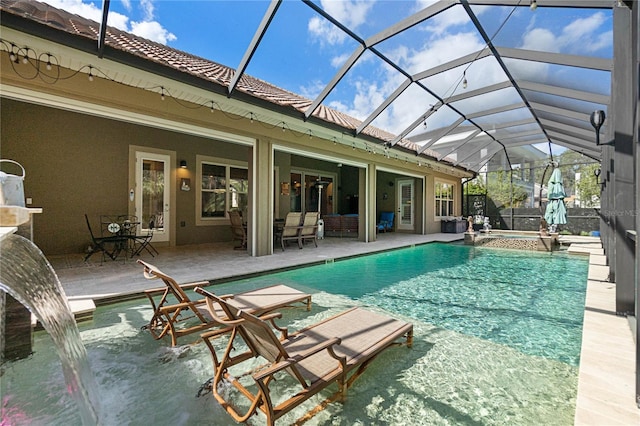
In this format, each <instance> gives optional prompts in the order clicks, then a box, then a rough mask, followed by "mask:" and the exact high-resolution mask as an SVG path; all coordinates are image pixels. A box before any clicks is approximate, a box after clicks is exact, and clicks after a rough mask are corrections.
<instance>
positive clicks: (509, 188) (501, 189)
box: [487, 170, 529, 208]
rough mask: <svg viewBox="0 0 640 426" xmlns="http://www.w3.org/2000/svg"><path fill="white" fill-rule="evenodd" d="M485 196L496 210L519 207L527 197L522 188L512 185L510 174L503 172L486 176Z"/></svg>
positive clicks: (499, 171)
mask: <svg viewBox="0 0 640 426" xmlns="http://www.w3.org/2000/svg"><path fill="white" fill-rule="evenodd" d="M487 195H488V196H489V198H491V200H492V201H493V203H494V204H495V205H496V207H498V208H510V207H514V208H517V207H521V206H522V204H523V203H524V201H525V200H526V199H527V198H528V197H529V194H527V191H525V190H524V188H521V187H520V186H517V185H513V183H512V181H511V172H505V171H503V170H498V171H496V172H491V173H488V174H487Z"/></svg>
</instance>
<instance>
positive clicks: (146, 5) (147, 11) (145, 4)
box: [140, 0, 154, 22]
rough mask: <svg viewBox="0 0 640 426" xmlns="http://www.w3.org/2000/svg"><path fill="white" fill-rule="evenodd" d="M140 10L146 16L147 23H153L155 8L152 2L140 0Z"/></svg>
mask: <svg viewBox="0 0 640 426" xmlns="http://www.w3.org/2000/svg"><path fill="white" fill-rule="evenodd" d="M140 9H141V10H142V13H143V14H144V20H145V21H147V22H148V21H153V18H154V14H153V12H154V6H153V1H152V0H140Z"/></svg>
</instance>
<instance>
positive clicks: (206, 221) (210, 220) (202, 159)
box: [192, 155, 249, 226]
mask: <svg viewBox="0 0 640 426" xmlns="http://www.w3.org/2000/svg"><path fill="white" fill-rule="evenodd" d="M203 164H210V165H214V166H221V167H224V168H225V206H226V208H227V210H228V209H229V206H230V204H231V190H230V186H229V184H230V183H229V182H230V175H231V168H232V167H233V168H236V169H246V170H247V171H248V169H249V166H248V163H247V162H246V161H237V160H230V159H227V158H219V157H210V156H206V155H196V182H195V183H194V184H193V185H192V186H193V187H195V188H196V220H195V222H196V226H212V225H220V224H228V223H229V218H228V217H227V214H226V211H225V214H224V216H220V217H202V216H201V213H202V193H203V190H202V165H203ZM247 176H248V174H247Z"/></svg>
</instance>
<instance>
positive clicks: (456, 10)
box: [428, 6, 471, 34]
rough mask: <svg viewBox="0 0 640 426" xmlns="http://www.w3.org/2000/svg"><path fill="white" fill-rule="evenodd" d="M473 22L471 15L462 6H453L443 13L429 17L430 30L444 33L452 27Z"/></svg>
mask: <svg viewBox="0 0 640 426" xmlns="http://www.w3.org/2000/svg"><path fill="white" fill-rule="evenodd" d="M469 22H471V19H469V15H467V13H466V12H465V10H464V9H463V8H462V7H461V6H456V7H451V8H449V9H447V10H445V11H444V12H442V13H439V14H438V15H436V16H434V17H433V18H431V19H429V26H428V29H429V31H431V32H433V33H436V34H443V33H445V32H447V31H449V30H450V29H451V28H452V27H456V26H460V25H466V24H468V23H469Z"/></svg>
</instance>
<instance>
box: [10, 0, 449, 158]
mask: <svg viewBox="0 0 640 426" xmlns="http://www.w3.org/2000/svg"><path fill="white" fill-rule="evenodd" d="M0 9H1V10H2V11H3V12H8V13H11V14H13V15H17V16H20V17H23V18H27V19H30V20H32V21H35V22H38V23H40V24H44V25H47V26H49V27H53V28H56V29H59V30H62V31H65V32H67V33H70V34H75V35H79V36H83V37H85V38H88V39H92V40H97V39H98V34H99V31H100V24H99V23H97V22H95V21H92V20H90V19H87V18H84V17H81V16H78V15H74V14H72V13H69V12H67V11H64V10H60V9H55V8H53V7H51V6H49V5H48V4H46V3H41V2H36V1H32V0H0ZM105 45H108V46H110V47H111V48H114V49H118V50H120V51H123V52H125V53H127V54H130V55H134V56H137V57H139V58H142V59H144V60H147V61H151V62H155V63H157V64H160V65H163V66H167V67H170V68H173V69H175V70H178V71H180V72H183V73H185V74H190V75H192V76H195V77H198V78H201V79H203V80H206V81H209V82H213V83H216V84H219V85H220V86H223V87H225V88H226V87H228V86H229V84H230V82H231V80H232V78H233V75H234V72H235V70H234V69H233V68H230V67H227V66H225V65H222V64H219V63H217V62H213V61H210V60H208V59H204V58H201V57H198V56H195V55H192V54H190V53H187V52H183V51H180V50H177V49H173V48H171V47H168V46H166V45H163V44H160V43H157V42H154V41H151V40H147V39H145V38H142V37H138V36H136V35H134V34H131V33H127V32H125V31H121V30H118V29H117V28H113V27H108V28H107V32H106V35H105ZM236 88H237V90H239V91H242V92H244V93H247V94H249V95H251V96H253V97H255V98H258V99H261V100H264V101H268V102H270V103H272V104H275V105H279V106H282V107H291V108H294V109H295V110H297V111H299V112H300V113H304V111H305V110H306V109H307V108H308V107H309V105H311V103H312V101H311V100H309V99H306V98H304V97H302V96H300V95H297V94H295V93H292V92H289V91H287V90H284V89H282V88H279V87H277V86H274V85H272V84H270V83H267V82H266V81H263V80H260V79H258V78H255V77H252V76H250V75H247V74H243V76H242V78H241V79H240V81H239V82H238V84H237V86H236ZM313 115H314V117H317V118H319V119H321V120H324V121H325V122H327V123H331V124H336V125H338V126H340V127H343V128H345V129H347V130H355V129H356V128H357V127H358V126H359V125H360V124H361V121H360V120H358V119H356V118H353V117H351V116H349V115H347V114H344V113H342V112H340V111H337V110H335V109H332V108H329V107H327V106H325V105H320V106H319V107H318V108H317V109H316V111H315V112H314V113H313ZM362 133H363V134H365V135H367V136H370V137H373V138H375V139H378V140H380V142H381V143H384V142H389V141H391V140H393V139H394V138H395V137H396V135H394V134H392V133H389V132H387V131H384V130H382V129H379V128H376V127H374V126H367V127H366V128H365V129H364V130H363V131H362ZM398 145H399V146H401V147H403V148H405V149H408V150H411V151H417V149H418V148H419V145H417V144H415V143H413V142H410V141H407V140H402V141H400V142H398ZM424 154H425V155H427V156H431V157H437V155H438V154H437V153H436V152H435V151H433V150H426V151H425V152H424Z"/></svg>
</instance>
